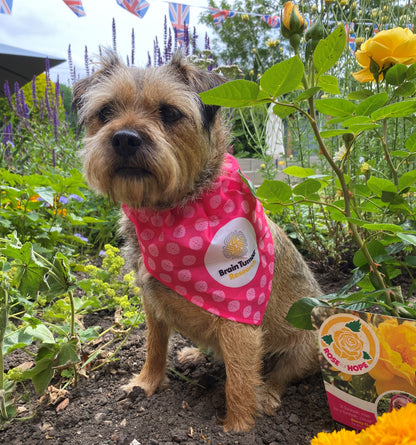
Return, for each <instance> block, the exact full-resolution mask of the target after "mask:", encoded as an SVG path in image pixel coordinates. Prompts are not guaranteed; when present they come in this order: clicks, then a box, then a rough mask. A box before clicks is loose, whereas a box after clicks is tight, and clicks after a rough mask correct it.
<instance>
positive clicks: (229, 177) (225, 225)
mask: <svg viewBox="0 0 416 445" xmlns="http://www.w3.org/2000/svg"><path fill="white" fill-rule="evenodd" d="M223 170H224V172H223V175H222V176H221V177H220V178H219V180H218V181H217V182H216V184H215V187H214V188H213V189H212V190H210V191H209V192H207V193H206V194H205V195H204V196H203V197H201V199H200V200H198V201H196V202H192V203H190V204H188V205H186V206H184V207H179V206H178V207H175V208H174V209H172V210H166V211H161V212H157V211H154V210H152V209H131V208H129V207H127V206H123V210H124V212H125V214H126V215H127V217H128V218H129V219H130V220H131V222H132V223H133V224H134V225H135V227H136V233H137V239H138V242H139V245H140V249H141V252H142V255H143V261H144V264H145V267H146V269H147V271H148V272H149V273H150V275H151V276H153V277H154V278H155V279H157V280H158V281H159V282H161V283H163V284H164V285H165V286H167V287H168V288H170V289H172V290H174V291H175V292H176V293H178V294H179V295H181V296H183V297H185V298H186V299H187V300H188V301H190V302H191V303H193V304H194V305H196V306H199V307H201V308H203V309H205V310H207V311H208V312H210V313H212V314H215V315H219V316H221V317H224V318H228V319H230V320H235V321H239V322H242V323H247V324H260V323H261V320H262V316H263V313H264V311H265V308H266V305H267V301H268V297H269V295H270V290H271V284H272V277H273V266H274V246H273V240H272V236H271V234H270V230H269V228H268V225H267V222H266V218H265V216H264V212H263V209H262V207H261V204H260V203H259V202H258V201H257V200H256V198H255V197H254V196H253V195H252V194H251V193H250V191H249V189H248V187H247V185H246V184H245V183H244V181H242V179H241V177H240V176H239V174H238V164H237V162H236V161H235V159H234V158H232V157H231V156H229V155H227V158H226V160H225V163H224V169H223Z"/></svg>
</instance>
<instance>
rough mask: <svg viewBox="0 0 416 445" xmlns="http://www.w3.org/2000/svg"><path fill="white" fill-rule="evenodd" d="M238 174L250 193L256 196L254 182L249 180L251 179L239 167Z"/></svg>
mask: <svg viewBox="0 0 416 445" xmlns="http://www.w3.org/2000/svg"><path fill="white" fill-rule="evenodd" d="M238 174H239V175H240V178H241V179H242V181H243V182H244V183H245V184H246V186H247V187H248V188H249V190H250V192H251V194H252V195H253V196H255V197H256V198H257V193H256V187H254V184H253V183H252V182H251V180H250V179H249V178H248V177H247V176H246V175H245V174H244V173H243V172H242V171H241V170H240V169H239V170H238Z"/></svg>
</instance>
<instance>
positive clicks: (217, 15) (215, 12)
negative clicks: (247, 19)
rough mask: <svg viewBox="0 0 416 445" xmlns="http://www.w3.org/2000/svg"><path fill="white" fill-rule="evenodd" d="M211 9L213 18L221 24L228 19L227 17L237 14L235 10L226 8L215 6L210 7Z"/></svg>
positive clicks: (216, 22) (217, 23)
mask: <svg viewBox="0 0 416 445" xmlns="http://www.w3.org/2000/svg"><path fill="white" fill-rule="evenodd" d="M210 9H211V15H212V18H213V19H214V23H215V24H216V25H217V26H219V25H221V23H222V22H223V21H224V20H225V19H226V18H231V17H234V16H235V14H236V13H235V12H234V11H227V10H226V9H222V10H221V9H214V8H210Z"/></svg>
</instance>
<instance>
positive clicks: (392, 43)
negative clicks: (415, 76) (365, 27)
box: [352, 28, 416, 82]
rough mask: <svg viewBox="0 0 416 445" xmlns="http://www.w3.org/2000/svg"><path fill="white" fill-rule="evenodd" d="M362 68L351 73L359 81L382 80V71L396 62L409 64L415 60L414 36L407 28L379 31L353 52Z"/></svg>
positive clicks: (415, 40)
mask: <svg viewBox="0 0 416 445" xmlns="http://www.w3.org/2000/svg"><path fill="white" fill-rule="evenodd" d="M355 57H356V59H357V62H358V63H359V65H361V67H362V68H363V69H362V70H361V71H357V72H356V73H352V75H353V76H354V79H355V80H358V81H359V82H371V81H374V80H375V78H377V76H378V79H380V80H382V79H383V77H384V71H385V70H387V69H388V68H390V66H392V65H395V64H397V63H402V64H404V65H410V64H412V63H414V62H416V36H415V35H414V34H413V33H412V31H410V29H408V28H393V29H388V30H386V31H380V32H379V33H377V34H376V35H375V36H374V37H372V38H371V39H368V40H367V41H365V42H364V43H363V44H362V45H361V49H359V50H358V51H357V52H356V53H355Z"/></svg>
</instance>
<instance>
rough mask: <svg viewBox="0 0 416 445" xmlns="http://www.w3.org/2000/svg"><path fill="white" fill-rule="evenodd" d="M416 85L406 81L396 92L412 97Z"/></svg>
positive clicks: (402, 95)
mask: <svg viewBox="0 0 416 445" xmlns="http://www.w3.org/2000/svg"><path fill="white" fill-rule="evenodd" d="M415 91H416V85H415V84H414V83H412V82H404V83H403V84H402V85H400V86H399V87H397V88H396V90H395V91H394V94H396V95H397V96H399V97H410V96H413V94H415Z"/></svg>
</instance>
